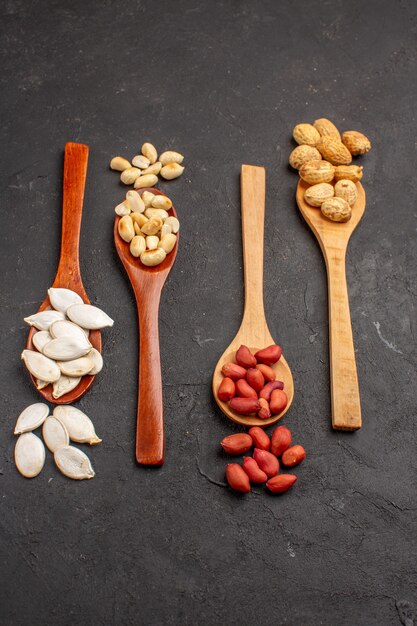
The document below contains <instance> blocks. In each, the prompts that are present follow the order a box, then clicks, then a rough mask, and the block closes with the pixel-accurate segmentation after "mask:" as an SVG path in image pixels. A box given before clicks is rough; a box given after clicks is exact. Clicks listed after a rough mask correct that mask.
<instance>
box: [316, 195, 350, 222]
mask: <svg viewBox="0 0 417 626" xmlns="http://www.w3.org/2000/svg"><path fill="white" fill-rule="evenodd" d="M321 212H322V214H323V215H324V217H327V218H328V219H329V220H331V221H332V222H348V221H349V220H350V218H351V217H352V209H351V208H350V206H349V205H348V203H347V202H346V200H344V199H343V198H330V199H329V200H325V201H324V202H323V204H322V205H321Z"/></svg>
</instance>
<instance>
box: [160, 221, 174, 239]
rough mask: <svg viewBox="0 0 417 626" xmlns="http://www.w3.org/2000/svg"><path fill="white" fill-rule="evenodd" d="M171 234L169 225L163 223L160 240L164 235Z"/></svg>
mask: <svg viewBox="0 0 417 626" xmlns="http://www.w3.org/2000/svg"><path fill="white" fill-rule="evenodd" d="M170 233H172V228H171V226H170V225H169V224H167V223H165V224H164V225H163V226H162V228H161V239H163V237H165V235H169V234H170Z"/></svg>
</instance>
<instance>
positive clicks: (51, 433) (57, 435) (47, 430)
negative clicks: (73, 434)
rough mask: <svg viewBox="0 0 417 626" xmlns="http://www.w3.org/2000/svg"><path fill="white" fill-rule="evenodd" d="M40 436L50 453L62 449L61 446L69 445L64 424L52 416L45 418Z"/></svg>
mask: <svg viewBox="0 0 417 626" xmlns="http://www.w3.org/2000/svg"><path fill="white" fill-rule="evenodd" d="M42 436H43V440H44V442H45V443H46V445H47V447H48V449H49V450H50V451H51V452H52V453H54V452H56V451H57V450H59V448H62V446H68V445H69V435H68V431H67V429H66V427H65V424H64V423H63V422H61V420H59V419H58V418H57V417H54V416H53V415H50V416H49V417H47V418H46V420H45V422H44V424H43V428H42Z"/></svg>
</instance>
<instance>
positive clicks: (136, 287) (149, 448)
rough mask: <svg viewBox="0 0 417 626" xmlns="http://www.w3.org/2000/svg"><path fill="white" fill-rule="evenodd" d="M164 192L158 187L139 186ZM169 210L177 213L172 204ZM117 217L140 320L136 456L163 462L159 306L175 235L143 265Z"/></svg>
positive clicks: (120, 249)
mask: <svg viewBox="0 0 417 626" xmlns="http://www.w3.org/2000/svg"><path fill="white" fill-rule="evenodd" d="M144 191H150V192H151V193H153V194H155V195H164V194H163V193H162V192H161V191H159V190H158V189H154V188H151V189H140V190H138V192H139V193H140V194H142V193H143V192H144ZM169 214H170V215H172V216H174V217H176V216H177V214H176V212H175V209H174V207H172V208H171V209H170V211H169ZM119 220H120V217H116V219H115V220H114V242H115V244H116V250H117V253H118V255H119V257H120V259H121V261H122V263H123V265H124V267H125V270H126V272H127V275H128V276H129V279H130V282H131V284H132V287H133V292H134V294H135V298H136V305H137V309H138V320H139V392H138V412H137V426H136V460H137V462H138V463H141V464H142V465H163V463H164V444H165V442H164V409H163V399H162V376H161V358H160V354H159V330H158V310H159V301H160V298H161V292H162V288H163V286H164V284H165V281H166V279H167V278H168V274H169V272H170V271H171V268H172V266H173V265H174V261H175V257H176V256H177V250H178V239H177V243H176V244H175V247H174V249H173V250H172V252H170V253H169V254H167V256H166V258H165V260H164V261H162V263H161V264H160V265H156V266H155V267H146V266H145V265H142V263H141V262H140V260H139V259H137V258H135V257H134V256H132V255H131V254H130V249H129V244H128V243H126V242H125V241H123V239H122V238H121V237H120V235H119V232H118V230H117V225H118V223H119Z"/></svg>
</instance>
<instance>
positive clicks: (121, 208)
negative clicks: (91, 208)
mask: <svg viewBox="0 0 417 626" xmlns="http://www.w3.org/2000/svg"><path fill="white" fill-rule="evenodd" d="M114 210H115V213H117V215H120V217H123V215H129V213H130V208H129V205H128V203H127V202H126V201H125V202H121V203H120V204H118V205H117V207H116V208H115V209H114Z"/></svg>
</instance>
